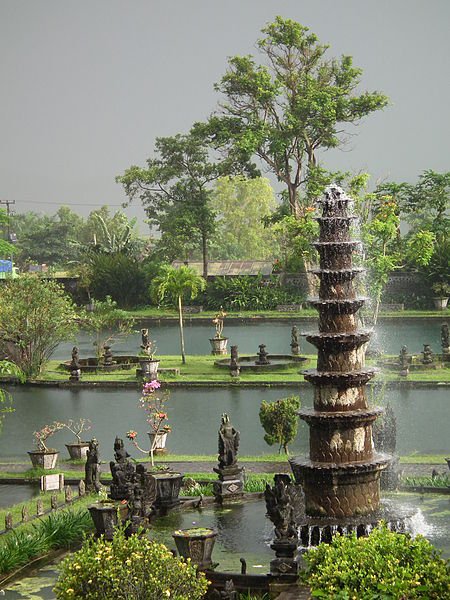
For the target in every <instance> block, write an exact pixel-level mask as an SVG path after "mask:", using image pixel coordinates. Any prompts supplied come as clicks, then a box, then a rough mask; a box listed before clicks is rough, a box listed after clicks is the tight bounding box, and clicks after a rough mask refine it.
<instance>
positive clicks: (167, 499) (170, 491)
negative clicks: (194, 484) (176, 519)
mask: <svg viewBox="0 0 450 600" xmlns="http://www.w3.org/2000/svg"><path fill="white" fill-rule="evenodd" d="M152 475H153V477H154V478H155V479H156V500H155V508H164V509H166V508H173V507H174V506H177V505H178V504H179V503H180V500H179V499H178V496H179V494H180V489H181V484H182V482H183V477H184V475H182V474H181V473H172V472H159V473H152Z"/></svg>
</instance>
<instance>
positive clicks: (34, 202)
mask: <svg viewBox="0 0 450 600" xmlns="http://www.w3.org/2000/svg"><path fill="white" fill-rule="evenodd" d="M5 202H6V201H5ZM11 202H12V201H11ZM12 203H14V202H12ZM20 203H21V204H51V205H52V206H120V207H121V208H124V206H123V203H122V204H109V202H103V203H101V204H91V203H90V204H83V203H82V202H70V203H65V202H47V201H45V200H20Z"/></svg>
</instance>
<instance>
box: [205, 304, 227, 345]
mask: <svg viewBox="0 0 450 600" xmlns="http://www.w3.org/2000/svg"><path fill="white" fill-rule="evenodd" d="M226 315H227V313H226V312H225V311H224V310H223V308H222V307H220V310H219V312H218V313H217V314H216V316H215V317H214V319H213V320H212V322H213V324H214V326H215V328H216V333H215V335H214V337H213V338H210V340H209V342H210V344H211V348H212V351H211V354H214V355H217V354H226V353H227V342H228V338H227V337H224V336H223V335H222V333H223V320H224V318H225V317H226Z"/></svg>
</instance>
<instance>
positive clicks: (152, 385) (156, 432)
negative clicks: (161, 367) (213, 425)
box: [127, 379, 172, 466]
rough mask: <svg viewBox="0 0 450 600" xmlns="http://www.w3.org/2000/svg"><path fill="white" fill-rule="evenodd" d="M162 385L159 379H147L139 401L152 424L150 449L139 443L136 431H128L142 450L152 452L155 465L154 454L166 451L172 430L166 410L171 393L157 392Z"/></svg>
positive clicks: (137, 446) (128, 436) (133, 442)
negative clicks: (168, 435) (168, 436)
mask: <svg viewBox="0 0 450 600" xmlns="http://www.w3.org/2000/svg"><path fill="white" fill-rule="evenodd" d="M160 387H161V383H160V382H159V381H158V380H157V379H154V380H153V381H147V382H146V383H145V384H144V386H143V388H142V396H141V398H140V401H139V404H140V406H141V408H143V409H144V410H145V412H146V413H147V417H146V421H147V423H148V424H149V425H150V431H149V432H148V436H149V438H150V448H149V450H145V449H143V448H141V447H140V446H139V445H138V443H137V440H136V438H137V435H138V434H137V432H136V431H133V430H132V431H128V432H127V438H128V439H129V440H130V442H131V443H132V444H133V445H134V446H135V447H136V448H137V449H138V450H139V451H140V452H143V453H144V454H150V458H151V462H152V466H154V460H153V455H154V454H155V453H162V452H165V448H166V440H167V434H168V433H170V432H171V431H172V429H171V427H170V425H169V424H168V423H167V412H166V411H165V404H166V402H167V400H168V398H169V395H168V393H167V392H165V393H160V392H158V393H155V392H156V390H158V389H159V388H160Z"/></svg>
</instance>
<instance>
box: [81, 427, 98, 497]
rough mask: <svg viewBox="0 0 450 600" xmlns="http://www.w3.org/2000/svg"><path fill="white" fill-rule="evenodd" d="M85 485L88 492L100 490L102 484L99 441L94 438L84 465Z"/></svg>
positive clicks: (90, 443)
mask: <svg viewBox="0 0 450 600" xmlns="http://www.w3.org/2000/svg"><path fill="white" fill-rule="evenodd" d="M84 473H85V486H86V491H88V492H94V491H95V492H99V491H100V488H101V485H100V453H99V449H98V441H97V440H96V439H95V438H93V439H92V440H91V441H90V442H89V449H88V451H87V455H86V464H85V466H84Z"/></svg>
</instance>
